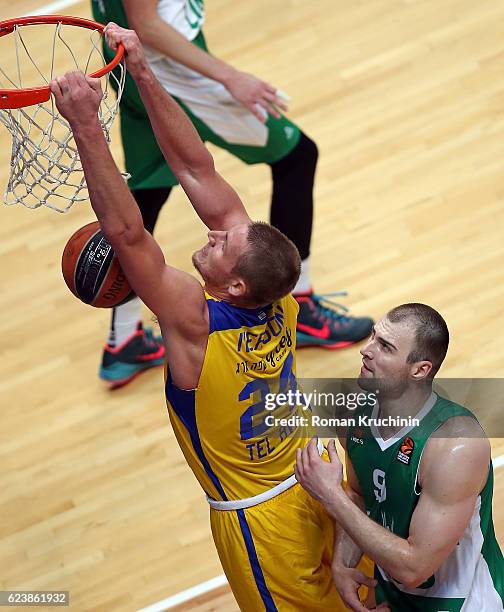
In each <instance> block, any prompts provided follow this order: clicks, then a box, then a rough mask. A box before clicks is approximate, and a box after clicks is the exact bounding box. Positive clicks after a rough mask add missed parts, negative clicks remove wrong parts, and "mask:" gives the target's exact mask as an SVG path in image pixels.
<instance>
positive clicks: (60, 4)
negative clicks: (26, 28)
mask: <svg viewBox="0 0 504 612" xmlns="http://www.w3.org/2000/svg"><path fill="white" fill-rule="evenodd" d="M81 2H82V0H58V1H57V2H51V3H50V4H46V5H45V6H42V7H41V8H39V9H36V10H35V11H30V12H29V13H25V15H23V17H26V16H28V15H34V16H38V15H50V14H51V13H58V12H59V11H61V10H62V9H65V8H68V7H69V6H72V5H74V4H80V3H81Z"/></svg>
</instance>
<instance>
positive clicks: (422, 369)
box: [411, 360, 432, 381]
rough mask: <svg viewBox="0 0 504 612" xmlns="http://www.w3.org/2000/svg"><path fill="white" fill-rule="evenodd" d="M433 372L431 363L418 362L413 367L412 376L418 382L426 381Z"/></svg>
mask: <svg viewBox="0 0 504 612" xmlns="http://www.w3.org/2000/svg"><path fill="white" fill-rule="evenodd" d="M431 370H432V363H431V362H430V361H426V360H425V361H417V362H415V363H414V364H413V365H412V366H411V376H412V377H413V378H414V379H415V380H418V381H421V380H426V379H427V377H428V376H429V374H430V371H431Z"/></svg>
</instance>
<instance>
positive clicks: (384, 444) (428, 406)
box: [370, 391, 438, 451]
mask: <svg viewBox="0 0 504 612" xmlns="http://www.w3.org/2000/svg"><path fill="white" fill-rule="evenodd" d="M437 399H438V396H437V395H436V394H435V393H434V391H433V392H432V393H431V394H430V396H429V398H428V399H427V401H426V402H425V404H424V405H423V407H422V408H421V410H420V411H419V412H417V414H416V415H415V416H414V417H413V418H414V419H418V420H419V421H421V420H422V419H423V418H424V417H425V416H427V415H428V414H429V412H430V411H431V410H432V408H433V407H434V404H435V403H436V402H437ZM379 414H380V405H379V403H377V404H376V405H375V407H374V408H373V413H372V415H371V418H372V419H373V421H372V422H371V425H370V428H371V433H372V434H373V437H374V439H375V440H376V442H377V443H378V446H379V447H380V449H381V450H382V451H386V450H387V449H389V448H390V447H391V446H393V445H394V444H395V443H396V442H398V441H399V440H401V438H404V436H405V435H407V434H408V433H409V432H410V431H411V430H412V429H414V428H415V427H416V426H415V425H408V426H406V427H403V428H402V429H401V430H400V431H398V432H397V433H396V434H395V435H394V436H392V437H391V438H387V439H386V440H384V439H383V438H382V437H381V435H380V432H379V431H378V427H376V425H375V424H374V421H375V420H376V419H377V418H378V416H379Z"/></svg>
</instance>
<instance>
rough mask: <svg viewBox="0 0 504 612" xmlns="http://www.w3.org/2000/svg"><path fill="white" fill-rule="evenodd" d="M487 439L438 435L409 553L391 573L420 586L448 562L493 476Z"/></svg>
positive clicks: (429, 453)
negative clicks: (489, 476) (488, 478)
mask: <svg viewBox="0 0 504 612" xmlns="http://www.w3.org/2000/svg"><path fill="white" fill-rule="evenodd" d="M489 461H490V445H489V443H488V440H487V439H486V438H482V437H477V438H476V437H474V438H433V439H432V440H430V441H429V443H428V447H426V449H425V451H424V457H423V458H422V464H423V465H421V468H420V469H421V474H422V476H421V486H422V491H421V495H420V500H419V502H418V505H417V507H416V509H415V512H414V513H413V516H412V519H411V523H410V531H409V536H408V544H409V554H408V555H407V559H404V561H406V562H405V563H403V566H402V567H401V568H399V569H398V571H397V572H394V571H391V572H390V573H391V575H392V576H393V577H394V578H396V579H397V580H399V581H400V582H402V583H403V584H404V585H405V586H408V587H417V586H419V585H420V584H422V583H423V582H425V580H427V579H428V578H429V577H430V576H432V575H433V574H434V573H435V572H436V571H437V570H438V569H439V567H440V566H441V565H442V564H443V563H444V562H445V561H446V559H447V558H448V556H449V555H450V553H451V552H452V550H453V549H454V547H455V546H456V545H457V542H458V541H459V540H460V539H461V538H462V535H463V533H464V531H465V529H466V527H467V525H468V524H469V521H470V519H471V517H472V515H473V513H474V511H475V508H476V500H477V497H478V495H479V493H480V492H481V489H482V487H483V486H484V483H485V481H486V478H487V476H488V469H489Z"/></svg>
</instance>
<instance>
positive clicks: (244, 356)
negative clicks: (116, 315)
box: [166, 294, 312, 501]
mask: <svg viewBox="0 0 504 612" xmlns="http://www.w3.org/2000/svg"><path fill="white" fill-rule="evenodd" d="M206 300H207V306H208V312H209V321H210V329H209V337H208V345H207V349H206V353H205V358H204V362H203V368H202V371H201V375H200V379H199V383H198V387H197V389H194V390H190V391H187V390H181V389H179V388H177V387H176V386H175V385H174V383H173V381H172V380H171V377H170V370H169V365H167V368H166V399H167V404H168V411H169V414H170V420H171V422H172V425H173V428H174V431H175V434H176V436H177V439H178V441H179V444H180V446H181V448H182V451H183V453H184V455H185V458H186V459H187V462H188V463H189V466H190V467H191V469H192V470H193V472H194V474H195V475H196V478H197V479H198V481H199V482H200V484H201V486H202V487H203V489H204V491H205V493H206V494H207V495H208V496H209V497H211V498H213V499H215V500H221V501H226V500H236V499H244V498H248V497H252V496H254V495H258V494H259V493H262V492H263V491H266V490H267V489H270V488H272V487H274V486H275V485H278V484H279V483H281V482H282V481H284V480H285V479H286V478H288V477H289V476H291V475H292V474H293V466H294V463H295V460H296V449H297V448H303V447H304V446H305V445H306V441H307V438H309V437H310V436H311V435H312V432H311V429H310V427H309V426H308V425H307V424H306V425H305V424H304V423H308V421H309V419H308V418H306V415H307V412H305V410H304V407H303V406H302V405H301V404H297V405H293V404H294V402H291V405H288V404H286V405H284V406H283V407H281V408H275V409H273V410H271V409H268V408H267V407H266V406H267V405H268V406H269V408H271V405H270V404H269V403H268V398H271V395H270V394H279V393H284V394H287V393H288V391H292V392H293V393H295V391H296V390H297V381H296V359H295V343H296V317H297V312H298V305H297V302H296V300H295V299H294V298H293V297H292V296H291V295H287V296H285V297H284V298H282V299H280V300H278V301H277V302H275V303H273V304H271V305H269V306H265V307H263V308H255V309H248V308H238V307H236V306H233V305H231V304H229V303H227V302H224V301H220V300H218V299H216V298H213V297H211V296H210V295H208V294H206ZM291 397H294V395H293V394H291ZM267 417H270V418H269V419H268V418H267ZM272 417H274V419H280V418H282V417H283V418H284V423H288V424H279V422H278V421H276V422H275V424H274V425H271V423H272V422H273V421H272ZM292 417H294V418H292ZM293 423H294V424H293ZM297 423H299V424H297Z"/></svg>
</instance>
